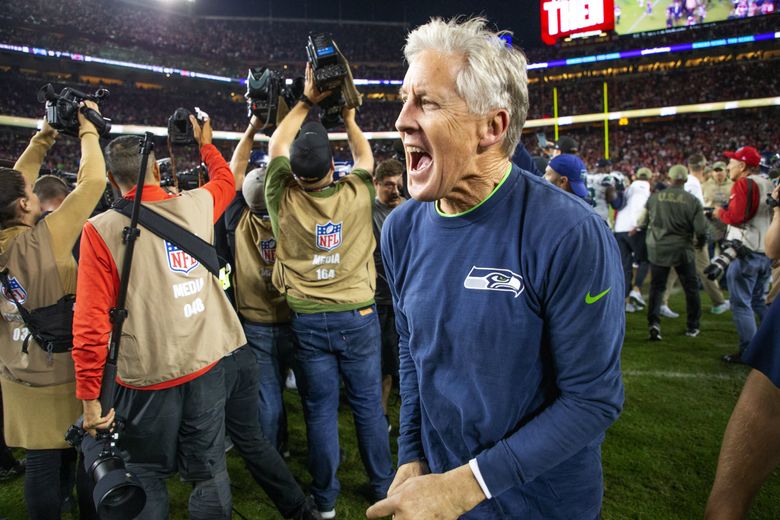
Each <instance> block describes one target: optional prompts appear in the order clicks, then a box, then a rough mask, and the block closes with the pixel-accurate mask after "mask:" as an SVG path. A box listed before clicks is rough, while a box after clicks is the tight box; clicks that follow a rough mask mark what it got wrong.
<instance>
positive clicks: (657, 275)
mask: <svg viewBox="0 0 780 520" xmlns="http://www.w3.org/2000/svg"><path fill="white" fill-rule="evenodd" d="M670 269H671V267H667V266H662V265H655V264H650V274H651V276H652V277H653V279H652V280H651V281H650V301H649V302H648V305H647V324H648V325H649V326H651V327H652V326H654V325H660V324H661V318H660V310H661V301H662V300H663V296H664V290H666V279H667V278H668V277H669V270H670ZM674 270H675V271H677V276H679V278H680V284H681V285H682V288H683V291H685V313H686V319H687V320H688V330H692V329H698V328H699V319H700V318H701V300H700V299H699V281H698V279H697V278H696V262H695V261H693V260H691V261H690V262H686V263H684V264H680V265H676V266H674Z"/></svg>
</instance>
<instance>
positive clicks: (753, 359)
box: [742, 298, 780, 388]
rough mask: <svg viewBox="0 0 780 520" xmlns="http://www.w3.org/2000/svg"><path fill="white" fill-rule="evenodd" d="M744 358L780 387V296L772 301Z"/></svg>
mask: <svg viewBox="0 0 780 520" xmlns="http://www.w3.org/2000/svg"><path fill="white" fill-rule="evenodd" d="M742 359H743V360H744V361H745V363H747V364H748V365H750V366H751V367H753V368H755V369H756V370H758V371H759V372H761V373H762V374H764V375H765V376H766V377H767V378H769V380H770V381H772V383H773V384H774V385H775V386H776V387H778V388H780V298H777V299H775V301H774V302H772V305H771V306H770V307H769V311H768V312H767V313H766V316H764V319H763V320H761V326H760V327H759V328H758V332H756V335H755V336H753V340H752V341H751V342H750V346H749V347H748V348H747V350H745V353H744V354H743V356H742Z"/></svg>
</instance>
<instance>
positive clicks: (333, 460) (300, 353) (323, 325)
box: [292, 306, 393, 511]
mask: <svg viewBox="0 0 780 520" xmlns="http://www.w3.org/2000/svg"><path fill="white" fill-rule="evenodd" d="M292 327H293V333H294V334H295V336H296V338H297V340H298V345H297V349H296V352H295V358H296V361H297V364H298V368H299V370H300V375H301V379H300V380H299V381H298V390H299V391H300V393H301V397H302V398H303V406H304V416H305V418H306V431H307V437H308V447H309V456H308V465H309V472H310V473H311V476H312V494H313V495H314V501H315V502H316V503H317V508H318V509H319V510H320V511H329V510H331V509H333V508H334V506H335V504H336V497H337V496H338V494H339V481H338V479H336V470H337V469H338V465H339V430H338V419H339V417H338V407H339V380H340V378H339V376H341V378H343V380H344V385H345V388H346V394H347V400H348V401H349V405H350V407H351V408H352V414H353V416H354V419H355V429H356V430H357V437H358V448H359V450H360V457H361V459H362V460H363V466H364V467H365V469H366V472H367V473H368V477H369V480H370V482H371V489H372V491H373V494H374V498H377V499H379V498H384V497H385V496H386V495H387V488H388V487H390V483H391V482H392V479H393V465H392V459H391V456H390V442H389V439H388V435H387V423H386V422H385V416H384V413H383V412H382V404H381V395H382V374H381V359H380V330H379V320H378V319H377V313H376V307H375V306H371V307H368V308H366V309H362V310H361V311H358V310H354V311H346V312H325V313H317V314H299V313H293V321H292Z"/></svg>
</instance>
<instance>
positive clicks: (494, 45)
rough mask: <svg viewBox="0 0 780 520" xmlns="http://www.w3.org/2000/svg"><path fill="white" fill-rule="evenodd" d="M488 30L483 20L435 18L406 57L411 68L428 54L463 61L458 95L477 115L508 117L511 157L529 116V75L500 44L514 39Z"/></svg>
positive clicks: (521, 58)
mask: <svg viewBox="0 0 780 520" xmlns="http://www.w3.org/2000/svg"><path fill="white" fill-rule="evenodd" d="M487 25H488V21H487V20H486V19H485V18H482V17H475V18H462V17H456V18H452V19H450V20H447V21H445V20H443V19H441V18H432V19H431V21H430V22H428V23H427V24H425V25H421V26H420V27H417V28H416V29H415V30H413V31H412V32H411V33H409V35H408V36H407V38H406V45H405V46H404V56H405V57H406V61H407V62H409V63H411V62H412V61H413V60H414V58H415V56H416V55H417V54H419V53H421V52H422V51H425V50H433V51H438V52H440V53H443V54H454V55H460V56H463V57H464V61H465V63H464V66H463V67H462V68H461V69H460V71H459V72H458V74H457V76H456V78H455V90H456V92H457V93H458V95H459V96H460V97H461V98H463V99H464V100H465V101H466V105H467V106H468V107H469V110H470V111H471V112H472V113H474V114H476V115H479V116H486V115H488V114H489V113H490V111H492V110H497V109H505V110H507V111H508V112H509V128H507V133H506V137H505V138H504V142H503V143H502V149H503V151H504V152H506V154H507V156H511V155H512V154H513V153H514V150H515V147H516V146H517V143H519V142H520V134H521V133H522V130H523V125H524V124H525V118H526V117H527V116H528V69H527V64H526V60H525V55H524V54H523V52H522V51H520V50H519V49H516V48H514V47H512V46H510V45H508V44H507V42H506V41H504V40H502V39H501V38H500V36H502V35H505V34H511V33H510V32H508V31H500V32H493V31H492V30H490V29H489V28H488V26H487Z"/></svg>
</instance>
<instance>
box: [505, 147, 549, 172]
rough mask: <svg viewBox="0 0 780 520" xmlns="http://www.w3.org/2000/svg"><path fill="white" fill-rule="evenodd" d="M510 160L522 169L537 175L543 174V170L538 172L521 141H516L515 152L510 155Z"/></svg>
mask: <svg viewBox="0 0 780 520" xmlns="http://www.w3.org/2000/svg"><path fill="white" fill-rule="evenodd" d="M512 162H513V163H515V164H516V165H518V166H519V167H520V168H522V169H523V170H525V171H528V172H531V173H533V174H534V175H536V176H537V177H541V176H542V175H544V172H540V171H539V169H538V168H537V167H536V164H535V163H534V160H533V158H532V157H531V154H530V153H528V150H527V149H526V148H525V146H523V143H517V148H515V153H514V155H512Z"/></svg>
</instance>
